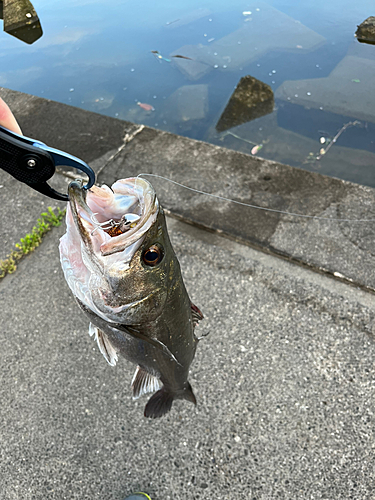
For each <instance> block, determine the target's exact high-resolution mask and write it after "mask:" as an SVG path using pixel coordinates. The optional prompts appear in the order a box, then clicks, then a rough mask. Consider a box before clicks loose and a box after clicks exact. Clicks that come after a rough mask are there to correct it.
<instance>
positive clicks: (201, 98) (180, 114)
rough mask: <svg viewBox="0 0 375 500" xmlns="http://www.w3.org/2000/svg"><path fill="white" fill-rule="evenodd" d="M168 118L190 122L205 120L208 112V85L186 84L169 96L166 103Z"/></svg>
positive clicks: (174, 120)
mask: <svg viewBox="0 0 375 500" xmlns="http://www.w3.org/2000/svg"><path fill="white" fill-rule="evenodd" d="M166 110H167V114H168V120H169V121H172V122H176V121H177V122H188V121H192V120H203V119H204V118H205V117H206V115H207V112H208V87H207V85H184V86H183V87H180V88H179V89H177V90H176V91H175V92H173V94H172V95H171V96H170V97H169V98H168V102H167V103H166Z"/></svg>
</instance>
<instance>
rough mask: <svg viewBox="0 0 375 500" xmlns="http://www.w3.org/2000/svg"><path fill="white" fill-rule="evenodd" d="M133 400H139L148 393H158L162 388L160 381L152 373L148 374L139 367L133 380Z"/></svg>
mask: <svg viewBox="0 0 375 500" xmlns="http://www.w3.org/2000/svg"><path fill="white" fill-rule="evenodd" d="M131 387H132V390H133V399H138V398H139V397H140V396H142V395H143V394H147V393H148V392H155V391H158V390H159V389H160V387H161V384H160V382H159V379H158V378H157V377H155V376H154V375H151V373H148V372H146V370H143V369H142V368H141V367H140V366H137V369H136V370H135V373H134V376H133V380H132V385H131Z"/></svg>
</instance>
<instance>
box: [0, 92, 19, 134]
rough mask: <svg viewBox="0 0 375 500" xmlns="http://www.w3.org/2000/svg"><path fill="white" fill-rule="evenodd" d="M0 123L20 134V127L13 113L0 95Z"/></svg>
mask: <svg viewBox="0 0 375 500" xmlns="http://www.w3.org/2000/svg"><path fill="white" fill-rule="evenodd" d="M0 125H2V126H3V127H5V128H7V129H8V130H11V131H12V132H15V133H16V134H20V135H22V132H21V129H20V127H19V125H18V123H17V120H16V119H15V118H14V116H13V113H12V112H11V110H10V109H9V108H8V106H7V105H6V104H5V102H4V101H3V100H2V99H1V97H0Z"/></svg>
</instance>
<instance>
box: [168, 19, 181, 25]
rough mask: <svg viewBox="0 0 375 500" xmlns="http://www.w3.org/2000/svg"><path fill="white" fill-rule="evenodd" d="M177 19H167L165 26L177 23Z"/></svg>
mask: <svg viewBox="0 0 375 500" xmlns="http://www.w3.org/2000/svg"><path fill="white" fill-rule="evenodd" d="M177 21H179V19H175V20H174V21H169V22H168V23H165V25H166V26H169V25H170V24H173V23H177Z"/></svg>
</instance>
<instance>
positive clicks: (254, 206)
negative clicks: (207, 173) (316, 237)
mask: <svg viewBox="0 0 375 500" xmlns="http://www.w3.org/2000/svg"><path fill="white" fill-rule="evenodd" d="M145 176H149V177H159V179H163V180H165V181H168V182H171V183H172V184H176V186H180V187H183V188H185V189H188V190H189V191H193V192H194V193H198V194H204V195H205V196H211V197H212V198H217V199H218V200H224V201H230V202H231V203H235V204H236V205H242V206H244V207H250V208H256V209H257V210H264V211H265V212H274V213H277V214H283V215H292V216H293V217H303V218H304V219H315V220H326V221H331V222H375V219H333V218H331V217H319V216H317V215H305V214H295V213H293V212H285V211H283V210H276V209H275V208H266V207H260V206H258V205H251V204H250V203H244V202H243V201H236V200H232V199H231V198H225V196H220V195H218V194H212V193H206V192H205V191H200V190H199V189H194V188H191V187H189V186H185V185H184V184H180V183H179V182H176V181H173V180H172V179H168V177H163V176H162V175H158V174H138V175H137V177H145Z"/></svg>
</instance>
